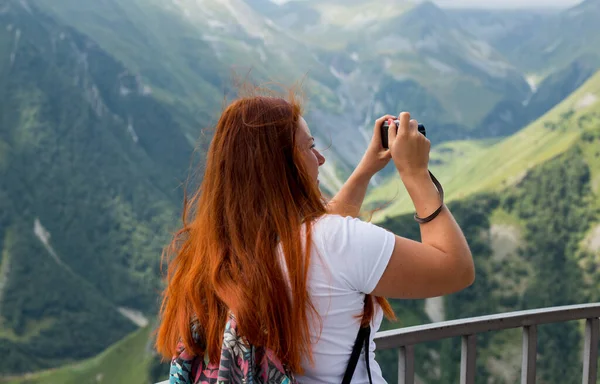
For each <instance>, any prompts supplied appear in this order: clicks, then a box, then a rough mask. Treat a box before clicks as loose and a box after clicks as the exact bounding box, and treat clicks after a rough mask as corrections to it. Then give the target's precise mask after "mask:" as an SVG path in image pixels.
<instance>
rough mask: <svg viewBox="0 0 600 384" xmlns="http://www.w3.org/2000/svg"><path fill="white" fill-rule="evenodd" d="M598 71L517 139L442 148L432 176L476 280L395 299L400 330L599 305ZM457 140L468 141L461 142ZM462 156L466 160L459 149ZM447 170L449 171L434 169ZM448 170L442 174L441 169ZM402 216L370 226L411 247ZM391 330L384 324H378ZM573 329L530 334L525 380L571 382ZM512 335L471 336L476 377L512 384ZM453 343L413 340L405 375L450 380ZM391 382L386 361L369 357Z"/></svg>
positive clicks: (575, 375) (576, 333) (393, 364)
mask: <svg viewBox="0 0 600 384" xmlns="http://www.w3.org/2000/svg"><path fill="white" fill-rule="evenodd" d="M599 102H600V72H597V73H596V74H595V75H594V76H593V77H592V78H591V79H590V80H589V81H587V82H586V83H585V84H584V85H583V86H582V87H580V89H578V90H577V91H576V92H575V93H573V95H571V96H570V97H569V98H567V99H566V100H565V101H564V102H562V103H561V104H560V105H559V106H557V107H556V108H554V109H553V110H552V111H550V112H549V113H547V114H546V115H544V116H543V117H542V118H540V119H539V120H538V121H536V122H535V123H533V124H531V125H530V126H529V127H527V128H525V129H524V130H523V131H522V132H518V133H516V134H515V135H513V136H511V137H509V138H507V139H504V140H501V141H499V142H497V143H489V142H483V143H480V144H478V145H477V144H473V143H465V142H457V143H445V144H443V145H442V146H440V148H436V150H435V152H434V154H433V155H432V158H433V159H435V160H436V162H435V163H436V166H435V167H434V166H433V165H432V169H435V170H434V171H433V172H434V173H435V174H436V175H437V176H438V177H439V178H440V179H442V177H443V178H445V181H444V180H441V181H442V184H443V185H444V187H445V191H446V193H447V195H448V196H454V197H451V198H450V199H449V201H450V202H449V206H450V209H451V210H452V212H453V213H454V215H455V217H456V219H457V221H458V223H459V224H460V226H461V228H462V229H463V232H464V233H465V236H466V237H467V240H468V242H469V245H470V247H471V250H472V252H473V256H474V259H475V264H476V270H477V279H476V281H475V283H474V284H473V285H472V286H471V287H469V288H467V289H466V290H464V291H461V292H459V293H456V294H453V295H448V296H445V297H443V298H434V299H428V300H397V301H394V302H393V305H394V307H395V308H396V309H397V310H398V312H399V314H400V316H399V318H400V322H401V324H400V325H401V326H409V325H416V324H423V323H427V322H431V321H441V320H452V319H458V318H465V317H470V316H480V315H486V314H491V313H502V312H506V311H515V310H523V309H534V308H541V307H547V306H556V305H567V304H577V303H586V302H595V301H597V300H598V299H599V298H600V286H599V285H598V277H599V276H598V271H599V270H600V269H598V267H599V266H600V265H599V262H598V260H600V259H599V256H600V151H599V148H600V113H599V112H598V103H599ZM468 144H469V145H468ZM460 151H462V153H464V154H467V153H468V154H469V156H468V157H465V156H463V154H462V153H460ZM443 170H446V171H448V173H450V174H446V173H444V172H442V171H443ZM452 172H453V173H452ZM405 212H406V213H405V214H402V215H399V216H398V215H396V214H394V212H392V211H389V210H388V211H387V212H385V214H384V216H385V217H381V216H379V217H377V221H378V223H379V224H380V225H382V226H384V227H386V228H388V229H390V230H392V231H393V232H394V233H401V234H402V235H403V236H407V237H409V238H411V239H414V240H417V241H418V240H419V239H420V233H419V228H418V226H417V225H415V223H414V219H413V218H412V214H411V213H409V212H410V211H409V210H408V209H407V210H406V211H405ZM398 325H399V324H390V323H386V325H385V327H386V328H392V327H397V326H398ZM580 325H581V323H579V324H578V323H574V322H570V323H563V324H555V325H544V326H540V327H539V328H538V358H537V379H538V380H539V381H540V382H544V383H563V382H564V379H565V378H567V377H568V378H570V379H572V380H573V381H577V380H580V379H581V372H580V365H579V364H580V363H579V357H578V356H579V355H578V353H577V352H575V351H579V350H580V348H581V343H582V341H583V339H584V331H583V328H582V327H581V326H580ZM521 337H522V336H521V331H520V329H513V330H506V331H501V332H489V333H484V334H480V335H478V338H477V381H478V382H482V383H483V382H494V383H514V382H517V381H518V380H519V376H520V371H521V359H520V356H521V355H520V352H521V348H522V340H521ZM459 347H460V339H459V338H453V339H451V340H443V341H440V342H434V343H426V344H423V345H418V346H417V347H416V349H415V361H418V364H416V370H417V376H418V377H419V379H420V381H421V382H423V383H428V384H434V383H435V384H437V383H439V384H441V383H454V382H458V380H459V371H460V369H459V367H460V348H459ZM377 358H378V361H379V363H380V364H381V365H382V366H383V367H384V375H385V377H386V379H388V380H389V382H390V383H396V382H397V381H396V375H397V373H396V372H397V356H396V355H395V354H394V353H392V352H388V351H383V352H379V353H378V356H377Z"/></svg>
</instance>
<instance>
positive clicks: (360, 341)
mask: <svg viewBox="0 0 600 384" xmlns="http://www.w3.org/2000/svg"><path fill="white" fill-rule="evenodd" d="M370 336H371V326H367V327H364V328H363V327H361V328H360V329H359V330H358V335H356V341H355V342H354V347H353V348H352V354H351V355H350V360H349V361H348V366H347V367H346V373H344V379H343V380H342V384H350V382H351V380H352V376H354V371H355V370H356V365H357V364H358V359H359V358H360V351H361V349H363V347H364V349H365V360H366V362H367V373H368V374H369V383H371V384H373V380H372V378H371V367H370V364H369V339H370Z"/></svg>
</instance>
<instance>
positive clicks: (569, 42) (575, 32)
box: [457, 0, 600, 77]
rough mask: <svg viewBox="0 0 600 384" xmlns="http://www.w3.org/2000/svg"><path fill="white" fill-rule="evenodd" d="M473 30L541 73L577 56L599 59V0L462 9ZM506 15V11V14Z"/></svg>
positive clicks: (525, 66) (523, 66) (524, 66)
mask: <svg viewBox="0 0 600 384" xmlns="http://www.w3.org/2000/svg"><path fill="white" fill-rule="evenodd" d="M457 14H458V18H459V19H460V20H461V21H463V22H464V24H465V25H466V28H469V29H470V30H471V31H472V32H473V33H476V32H477V33H480V34H481V35H482V36H485V37H486V38H487V41H489V42H490V44H492V45H493V46H494V47H495V48H496V49H498V51H500V52H501V53H502V54H503V55H504V56H505V57H507V58H508V59H509V60H510V62H511V63H513V64H514V65H515V66H516V67H517V68H519V69H520V70H522V71H524V72H526V73H532V74H537V75H541V76H542V77H543V76H545V75H547V74H548V73H552V72H554V71H556V70H559V69H562V68H565V67H567V66H568V65H569V64H570V63H571V62H572V61H573V60H574V59H578V58H580V57H586V56H587V57H594V58H595V61H596V63H597V64H599V63H600V54H599V53H598V48H597V47H598V46H600V26H599V25H598V22H597V20H598V18H599V17H600V1H598V0H585V1H583V2H582V3H580V4H578V5H576V6H574V7H571V8H569V9H567V10H562V11H560V12H546V13H539V12H538V13H533V12H527V13H520V14H519V15H517V16H515V13H514V12H513V13H510V17H499V16H498V13H494V14H491V13H490V12H487V13H483V15H482V13H478V14H477V13H473V12H470V13H464V12H463V13H460V12H458V13H457ZM503 16H504V15H503Z"/></svg>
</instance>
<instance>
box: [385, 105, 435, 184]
mask: <svg viewBox="0 0 600 384" xmlns="http://www.w3.org/2000/svg"><path fill="white" fill-rule="evenodd" d="M398 120H399V121H400V126H398V127H397V126H396V124H395V123H394V122H393V121H392V122H391V123H390V128H389V132H388V138H389V139H388V140H389V143H390V145H389V147H390V156H391V157H392V158H393V159H394V164H395V165H396V168H397V169H398V172H399V173H400V177H402V178H403V179H404V178H405V177H411V176H415V175H416V176H423V175H428V170H427V169H428V165H429V150H430V149H431V142H430V141H429V139H427V138H426V137H425V136H424V135H422V134H421V133H420V132H419V129H418V125H419V123H418V122H417V121H416V120H411V118H410V113H408V112H402V113H401V114H400V116H399V118H398ZM428 177H429V176H427V178H428Z"/></svg>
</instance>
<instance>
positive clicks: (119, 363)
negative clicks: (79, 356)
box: [0, 326, 168, 384]
mask: <svg viewBox="0 0 600 384" xmlns="http://www.w3.org/2000/svg"><path fill="white" fill-rule="evenodd" d="M151 340H152V339H151V327H150V326H145V327H143V328H140V329H139V330H137V331H135V332H133V333H132V334H130V335H128V336H126V337H125V338H123V340H121V341H119V342H118V343H116V344H114V345H112V346H111V347H110V348H108V349H106V350H105V351H104V352H102V353H101V354H99V355H98V356H95V357H93V358H91V359H88V360H85V361H82V362H80V363H74V364H71V365H67V366H64V367H61V368H59V369H53V370H48V371H44V372H39V373H35V374H30V375H26V377H23V378H12V379H10V378H6V379H4V380H3V379H0V383H5V384H87V383H89V384H96V383H99V382H100V383H128V384H148V383H153V382H156V381H157V380H159V379H160V380H162V379H165V378H166V376H165V375H164V371H163V372H162V373H163V374H162V375H160V376H157V377H154V376H153V374H152V367H153V362H154V361H155V360H156V359H155V356H154V353H153V351H152V349H151ZM167 372H168V371H167Z"/></svg>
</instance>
